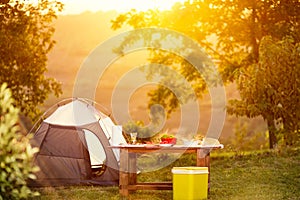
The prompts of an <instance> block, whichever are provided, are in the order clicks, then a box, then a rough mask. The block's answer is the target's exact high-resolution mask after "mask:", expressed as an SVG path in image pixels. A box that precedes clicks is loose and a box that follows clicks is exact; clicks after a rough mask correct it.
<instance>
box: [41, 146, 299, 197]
mask: <svg viewBox="0 0 300 200" xmlns="http://www.w3.org/2000/svg"><path fill="white" fill-rule="evenodd" d="M218 152H221V153H213V154H212V156H211V157H212V159H211V190H210V193H209V195H208V198H209V199H216V200H222V199H226V200H228V199H238V200H240V199H243V200H244V199H246V200H247V199H249V200H252V199H253V200H256V199H259V200H273V199H275V200H277V199H289V200H296V199H299V197H300V149H299V148H298V149H288V150H285V151H260V152H259V151H255V152H246V153H242V154H236V153H235V154H232V153H222V150H221V151H218ZM162 158H163V159H164V161H166V160H168V159H170V157H168V156H167V157H162ZM158 162H161V160H160V161H157V160H155V159H154V158H153V157H142V158H141V159H140V160H139V166H140V167H149V166H151V165H152V166H154V165H155V164H158ZM194 162H195V156H192V155H184V156H183V157H181V158H180V159H179V160H177V161H176V162H174V163H172V164H171V165H169V166H167V167H165V168H163V169H160V170H158V171H153V172H147V173H142V174H140V175H139V177H138V179H139V181H151V180H161V181H165V180H172V174H171V173H170V171H171V169H172V167H173V166H189V165H192V163H194ZM39 191H40V192H41V197H38V198H35V199H41V200H44V199H45V200H48V199H49V200H54V199H55V200H56V199H72V200H73V199H74V200H85V199H86V200H88V199H120V196H119V194H118V187H100V186H76V187H58V188H43V189H39ZM172 195H173V194H172V191H151V190H150V191H137V192H135V193H132V194H131V195H130V198H129V199H132V200H133V199H134V200H137V199H143V200H145V199H146V200H147V199H150V200H164V199H166V200H167V199H172Z"/></svg>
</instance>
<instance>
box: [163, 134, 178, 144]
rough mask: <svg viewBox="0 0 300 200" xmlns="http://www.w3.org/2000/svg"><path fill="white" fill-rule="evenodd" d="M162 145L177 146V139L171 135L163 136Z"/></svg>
mask: <svg viewBox="0 0 300 200" xmlns="http://www.w3.org/2000/svg"><path fill="white" fill-rule="evenodd" d="M160 140H161V144H176V142H177V138H176V137H175V136H174V135H171V134H166V133H165V134H163V135H162V136H161V137H160Z"/></svg>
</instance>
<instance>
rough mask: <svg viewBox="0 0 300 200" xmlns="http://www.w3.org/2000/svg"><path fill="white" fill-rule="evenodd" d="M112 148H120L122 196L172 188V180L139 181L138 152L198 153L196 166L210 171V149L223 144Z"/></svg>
mask: <svg viewBox="0 0 300 200" xmlns="http://www.w3.org/2000/svg"><path fill="white" fill-rule="evenodd" d="M110 148H118V149H120V169H119V192H120V195H121V196H125V197H126V196H128V195H129V192H130V191H135V190H172V189H173V186H172V182H137V171H138V170H137V165H136V164H137V154H148V153H181V154H186V153H196V154H197V161H196V166H198V167H208V172H210V151H211V150H212V149H218V148H223V145H222V144H220V145H211V146H201V145H197V146H183V145H174V146H169V147H164V146H160V145H114V146H110ZM209 187H210V173H209V174H208V190H209Z"/></svg>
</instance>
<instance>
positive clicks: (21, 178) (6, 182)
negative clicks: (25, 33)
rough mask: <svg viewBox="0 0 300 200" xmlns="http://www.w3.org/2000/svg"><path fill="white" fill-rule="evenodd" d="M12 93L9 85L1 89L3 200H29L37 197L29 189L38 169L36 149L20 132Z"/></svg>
mask: <svg viewBox="0 0 300 200" xmlns="http://www.w3.org/2000/svg"><path fill="white" fill-rule="evenodd" d="M13 104H14V100H13V99H12V93H11V91H10V90H9V89H8V88H7V84H6V83H5V84H2V85H1V86H0V139H1V140H0V171H1V176H0V199H27V198H28V197H31V196H36V195H38V193H36V192H33V191H31V190H30V188H28V187H27V185H26V181H27V179H29V178H31V179H33V178H35V175H34V173H35V172H37V170H38V168H37V167H35V166H34V167H33V166H32V159H33V155H34V153H36V152H37V149H36V148H32V147H31V146H30V144H29V138H28V137H27V136H23V135H22V134H20V133H18V126H17V122H18V112H19V109H17V108H16V107H14V106H13Z"/></svg>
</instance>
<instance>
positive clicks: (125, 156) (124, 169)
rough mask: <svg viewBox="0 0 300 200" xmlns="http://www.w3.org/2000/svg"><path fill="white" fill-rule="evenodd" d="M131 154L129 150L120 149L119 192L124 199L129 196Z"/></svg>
mask: <svg viewBox="0 0 300 200" xmlns="http://www.w3.org/2000/svg"><path fill="white" fill-rule="evenodd" d="M128 160H129V153H128V149H122V148H121V149H120V172H119V192H120V195H121V196H122V197H127V196H128V195H129V190H128V185H129V178H130V177H129V163H128Z"/></svg>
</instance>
